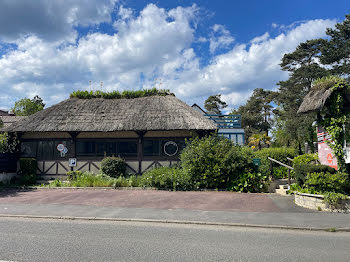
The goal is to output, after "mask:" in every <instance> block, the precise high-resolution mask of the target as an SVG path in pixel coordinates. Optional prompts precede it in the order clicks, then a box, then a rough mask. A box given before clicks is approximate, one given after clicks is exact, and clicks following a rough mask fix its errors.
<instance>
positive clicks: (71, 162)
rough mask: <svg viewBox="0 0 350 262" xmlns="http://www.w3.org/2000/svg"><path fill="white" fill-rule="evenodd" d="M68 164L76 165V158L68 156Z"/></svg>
mask: <svg viewBox="0 0 350 262" xmlns="http://www.w3.org/2000/svg"><path fill="white" fill-rule="evenodd" d="M69 166H70V167H73V166H77V159H76V158H69Z"/></svg>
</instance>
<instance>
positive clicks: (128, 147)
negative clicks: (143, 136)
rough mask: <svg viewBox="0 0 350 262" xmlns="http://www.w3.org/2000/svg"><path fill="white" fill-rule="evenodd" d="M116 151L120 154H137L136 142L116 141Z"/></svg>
mask: <svg viewBox="0 0 350 262" xmlns="http://www.w3.org/2000/svg"><path fill="white" fill-rule="evenodd" d="M117 152H118V154H119V155H121V156H123V155H124V156H137V142H136V141H126V142H118V143H117Z"/></svg>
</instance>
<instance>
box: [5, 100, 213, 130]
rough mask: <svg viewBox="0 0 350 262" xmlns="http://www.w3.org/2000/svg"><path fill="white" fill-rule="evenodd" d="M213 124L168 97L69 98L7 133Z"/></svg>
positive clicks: (185, 127) (195, 127) (182, 127)
mask: <svg viewBox="0 0 350 262" xmlns="http://www.w3.org/2000/svg"><path fill="white" fill-rule="evenodd" d="M215 129H216V126H215V124H214V123H213V122H212V121H210V120H208V119H207V118H206V117H204V116H203V115H202V114H200V113H199V112H197V111H196V110H194V109H192V108H191V107H190V106H188V105H187V104H185V103H184V102H182V101H181V100H179V99H178V98H176V97H175V96H172V95H166V96H149V97H141V98H133V99H103V98H92V99H79V98H70V99H67V100H64V101H62V102H60V103H59V104H56V105H53V106H51V107H49V108H47V109H44V110H42V111H40V112H37V113H35V114H33V115H31V116H29V117H27V118H26V119H23V120H21V121H18V122H16V123H14V124H12V125H11V126H8V127H7V128H4V131H8V132H72V131H78V132H82V131H88V132H91V131H95V132H112V131H150V130H215Z"/></svg>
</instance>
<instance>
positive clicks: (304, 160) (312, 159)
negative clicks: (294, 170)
mask: <svg viewBox="0 0 350 262" xmlns="http://www.w3.org/2000/svg"><path fill="white" fill-rule="evenodd" d="M317 160H318V155H317V154H303V155H300V156H296V157H294V159H293V166H294V165H303V164H310V163H313V164H317V163H316V161H317Z"/></svg>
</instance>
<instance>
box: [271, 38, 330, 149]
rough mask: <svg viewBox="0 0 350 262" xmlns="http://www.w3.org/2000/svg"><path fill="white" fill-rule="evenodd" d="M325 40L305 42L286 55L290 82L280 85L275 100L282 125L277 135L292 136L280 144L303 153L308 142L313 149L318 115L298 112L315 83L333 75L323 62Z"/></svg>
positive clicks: (283, 64)
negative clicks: (315, 121) (321, 62)
mask: <svg viewBox="0 0 350 262" xmlns="http://www.w3.org/2000/svg"><path fill="white" fill-rule="evenodd" d="M324 43H325V40H323V39H315V40H309V41H306V42H305V43H301V44H299V45H298V47H297V48H296V49H295V51H294V52H292V53H289V54H285V55H284V56H283V58H282V62H281V64H280V66H281V68H282V70H284V71H288V72H289V79H288V80H286V81H280V82H279V83H278V85H279V89H278V92H277V93H276V95H275V97H274V101H275V102H276V103H277V105H278V106H277V108H276V109H275V110H274V113H275V115H276V120H277V121H278V122H279V125H278V126H277V128H280V130H279V132H277V131H275V134H279V135H281V134H283V133H284V134H289V136H288V137H289V138H290V140H289V139H288V140H287V141H286V140H285V137H283V136H279V137H280V138H281V139H282V140H281V141H276V142H277V143H278V144H282V143H283V142H282V141H284V142H287V144H286V145H287V146H289V145H295V146H297V147H299V151H301V147H302V146H301V145H302V144H303V143H304V142H308V143H309V144H310V146H311V148H312V149H313V141H314V139H315V131H314V128H313V127H312V123H313V121H314V120H315V118H314V115H312V114H307V115H298V114H297V111H298V108H299V106H300V105H301V103H302V101H303V98H304V96H305V95H306V94H307V93H308V92H309V90H310V88H311V86H312V83H313V81H315V80H316V79H318V78H321V77H323V76H326V75H328V74H329V70H327V69H326V68H324V67H322V66H321V65H320V63H319V58H320V56H321V48H322V46H323V45H324Z"/></svg>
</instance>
